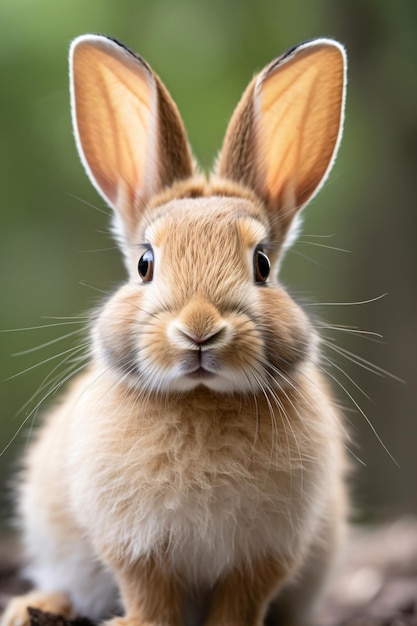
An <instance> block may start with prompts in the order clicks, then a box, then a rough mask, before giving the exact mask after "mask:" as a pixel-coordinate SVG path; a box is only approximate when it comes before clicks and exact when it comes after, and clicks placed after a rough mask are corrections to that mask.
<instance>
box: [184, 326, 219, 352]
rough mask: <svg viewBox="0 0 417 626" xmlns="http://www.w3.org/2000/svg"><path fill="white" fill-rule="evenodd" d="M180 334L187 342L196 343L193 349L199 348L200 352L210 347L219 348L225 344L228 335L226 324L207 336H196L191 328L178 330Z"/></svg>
mask: <svg viewBox="0 0 417 626" xmlns="http://www.w3.org/2000/svg"><path fill="white" fill-rule="evenodd" d="M178 332H179V333H180V334H181V335H183V336H184V338H185V341H187V342H188V343H189V342H190V341H191V342H192V343H194V344H195V346H193V347H195V348H199V349H200V350H207V349H209V348H210V347H213V346H216V345H217V346H218V345H220V344H221V343H223V340H224V339H225V336H226V334H227V324H225V323H224V324H222V325H220V326H219V327H217V328H216V329H214V330H213V331H211V332H208V333H206V334H205V335H196V334H195V333H194V332H193V330H192V329H189V328H178Z"/></svg>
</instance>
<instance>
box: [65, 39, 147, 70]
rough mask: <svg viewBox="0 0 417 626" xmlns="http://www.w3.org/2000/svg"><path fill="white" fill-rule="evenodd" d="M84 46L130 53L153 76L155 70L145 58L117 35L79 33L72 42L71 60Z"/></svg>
mask: <svg viewBox="0 0 417 626" xmlns="http://www.w3.org/2000/svg"><path fill="white" fill-rule="evenodd" d="M83 46H91V47H93V48H94V47H95V48H98V49H101V50H103V51H106V52H108V53H109V54H111V55H113V56H114V55H128V56H129V57H131V58H132V59H134V60H135V61H137V62H139V63H140V65H141V66H142V67H143V68H144V69H145V70H146V72H147V73H148V74H149V75H151V76H153V72H152V70H151V68H150V66H149V65H148V63H147V62H146V61H145V59H143V58H142V57H141V56H140V55H139V54H136V52H133V50H131V49H130V48H128V46H126V45H125V44H124V43H122V42H121V41H119V40H118V39H116V38H115V37H109V36H107V35H101V34H99V33H97V34H93V33H92V34H91V33H88V34H86V35H79V36H78V37H76V38H75V39H73V40H72V42H71V46H70V62H72V59H73V58H74V54H75V52H76V50H80V49H81V48H82V47H83Z"/></svg>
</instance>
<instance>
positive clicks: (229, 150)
mask: <svg viewBox="0 0 417 626" xmlns="http://www.w3.org/2000/svg"><path fill="white" fill-rule="evenodd" d="M345 83H346V56H345V52H344V49H343V47H342V46H341V45H340V44H339V43H337V42H335V41H333V40H330V39H317V40H314V41H310V42H307V43H303V44H300V45H299V46H297V47H295V48H293V49H291V50H290V51H289V52H287V53H286V54H284V55H283V56H282V57H280V58H278V59H276V60H275V61H273V62H272V63H271V64H270V65H268V66H267V67H266V68H265V69H264V70H263V71H262V72H260V74H258V75H257V76H255V78H254V79H253V81H252V82H251V83H250V84H249V86H248V88H247V90H246V91H245V93H244V94H243V97H242V99H241V101H240V103H239V105H238V106H237V108H236V110H235V112H234V114H233V116H232V119H231V121H230V124H229V127H228V130H227V133H226V138H225V141H224V144H223V148H222V151H221V153H220V157H219V164H218V174H219V175H220V176H222V177H225V178H229V179H231V180H235V181H238V182H240V183H243V184H245V185H246V186H249V187H251V188H252V189H254V191H256V193H257V194H258V195H259V196H260V197H261V199H262V200H263V201H264V202H265V204H266V205H267V207H268V208H269V210H270V211H272V212H273V215H272V216H271V222H272V223H277V226H278V229H279V231H280V232H279V233H276V234H277V236H278V235H281V237H282V236H285V234H286V233H287V231H288V228H289V226H290V223H291V221H292V219H293V218H294V216H295V214H296V213H297V211H298V210H299V209H301V208H302V207H303V206H304V205H305V204H306V203H307V202H308V201H309V200H311V198H312V197H313V196H314V195H315V193H316V192H317V191H318V189H319V188H320V187H321V185H322V184H323V182H324V180H325V179H326V177H327V175H328V173H329V171H330V169H331V166H332V165H333V161H334V158H335V155H336V152H337V148H338V145H339V142H340V138H341V134H342V125H343V114H344V100H345ZM277 218H278V219H277Z"/></svg>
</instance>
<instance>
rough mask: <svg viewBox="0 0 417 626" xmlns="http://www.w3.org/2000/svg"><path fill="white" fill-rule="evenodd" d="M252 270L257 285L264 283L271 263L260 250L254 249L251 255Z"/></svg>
mask: <svg viewBox="0 0 417 626" xmlns="http://www.w3.org/2000/svg"><path fill="white" fill-rule="evenodd" d="M253 268H254V272H255V281H256V282H257V283H264V282H265V281H266V279H267V278H268V276H269V272H270V271H271V263H270V262H269V259H268V257H267V256H266V254H265V252H263V251H262V250H261V249H260V248H256V250H255V252H254V255H253Z"/></svg>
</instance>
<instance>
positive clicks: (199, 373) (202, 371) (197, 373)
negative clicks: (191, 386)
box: [187, 366, 216, 379]
mask: <svg viewBox="0 0 417 626" xmlns="http://www.w3.org/2000/svg"><path fill="white" fill-rule="evenodd" d="M215 375H216V374H215V373H214V372H210V371H209V370H206V368H205V367H202V366H200V367H198V368H197V369H195V370H193V371H192V372H188V373H187V377H188V378H193V379H199V378H212V377H213V376H215Z"/></svg>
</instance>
